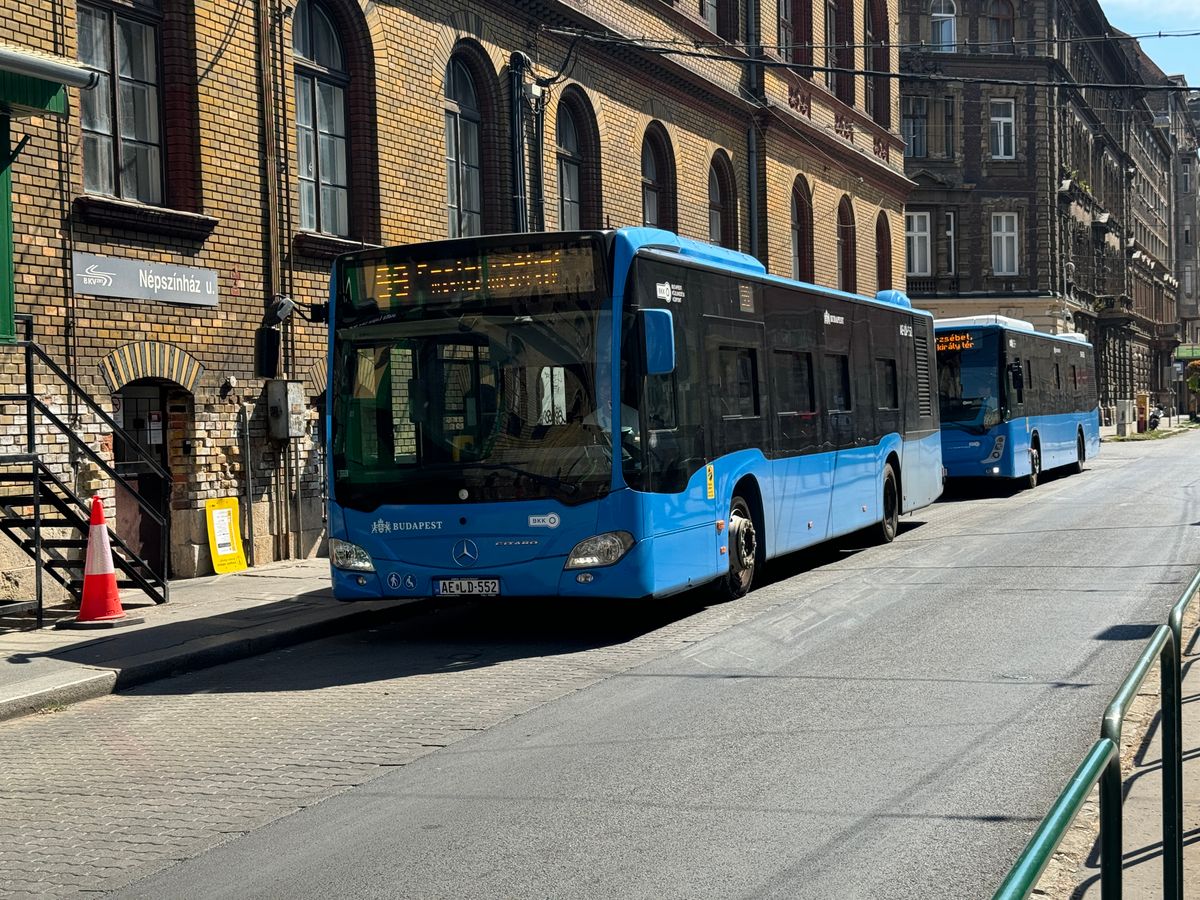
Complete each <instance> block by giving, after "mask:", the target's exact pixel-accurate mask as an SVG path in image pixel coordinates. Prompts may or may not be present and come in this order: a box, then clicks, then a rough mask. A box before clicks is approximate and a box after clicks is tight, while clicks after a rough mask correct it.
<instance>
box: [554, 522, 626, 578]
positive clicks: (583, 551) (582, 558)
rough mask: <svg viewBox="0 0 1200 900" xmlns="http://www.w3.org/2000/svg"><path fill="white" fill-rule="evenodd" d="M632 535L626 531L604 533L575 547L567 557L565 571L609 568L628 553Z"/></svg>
mask: <svg viewBox="0 0 1200 900" xmlns="http://www.w3.org/2000/svg"><path fill="white" fill-rule="evenodd" d="M632 546H633V535H632V534H630V533H629V532H628V531H606V532H605V533H604V534H597V535H596V536H594V537H590V538H587V539H585V540H582V541H580V542H579V543H578V544H576V545H575V549H573V550H572V551H571V552H570V554H569V555H568V556H567V564H566V566H564V568H566V569H595V568H599V567H601V566H611V565H612V564H613V563H615V562H618V561H619V560H620V559H621V557H622V556H624V555H625V554H626V553H628V552H629V548H630V547H632Z"/></svg>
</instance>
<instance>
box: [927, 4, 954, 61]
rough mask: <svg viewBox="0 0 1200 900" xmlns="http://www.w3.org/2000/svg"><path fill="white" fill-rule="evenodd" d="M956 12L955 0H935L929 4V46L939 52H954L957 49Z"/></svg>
mask: <svg viewBox="0 0 1200 900" xmlns="http://www.w3.org/2000/svg"><path fill="white" fill-rule="evenodd" d="M955 12H957V10H956V8H955V6H954V0H933V2H932V3H931V4H930V5H929V46H930V48H931V49H933V50H934V51H935V52H937V53H953V52H954V51H955V49H956V44H957V43H958V38H957V36H956V34H955V30H954V14H955Z"/></svg>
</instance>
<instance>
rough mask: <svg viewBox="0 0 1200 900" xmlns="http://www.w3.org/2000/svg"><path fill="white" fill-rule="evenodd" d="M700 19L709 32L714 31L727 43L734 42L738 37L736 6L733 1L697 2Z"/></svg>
mask: <svg viewBox="0 0 1200 900" xmlns="http://www.w3.org/2000/svg"><path fill="white" fill-rule="evenodd" d="M699 3H700V18H701V19H703V20H704V24H705V25H707V26H708V28H709V30H710V31H715V32H716V33H717V34H718V35H720V36H721V37H723V38H724V39H725V40H727V41H736V40H737V36H738V20H737V15H738V4H737V3H735V2H734V0H699Z"/></svg>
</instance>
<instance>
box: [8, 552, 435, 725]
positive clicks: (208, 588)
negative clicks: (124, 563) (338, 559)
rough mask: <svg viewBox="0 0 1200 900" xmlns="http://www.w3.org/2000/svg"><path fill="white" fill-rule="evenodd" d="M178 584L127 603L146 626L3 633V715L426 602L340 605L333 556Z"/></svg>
mask: <svg viewBox="0 0 1200 900" xmlns="http://www.w3.org/2000/svg"><path fill="white" fill-rule="evenodd" d="M170 589H171V600H170V602H169V603H165V604H162V605H160V606H154V605H150V606H141V605H138V606H130V605H126V606H125V611H126V613H128V614H130V615H131V616H136V617H138V618H143V619H145V622H144V623H142V624H138V625H129V626H123V627H120V628H114V629H105V630H100V631H75V630H64V629H55V628H53V627H46V628H42V629H37V630H29V631H12V632H6V633H5V632H0V720H3V719H10V718H13V717H15V716H21V715H26V714H28V713H31V712H36V711H37V710H41V709H47V708H55V707H60V706H63V705H65V704H68V703H74V702H77V701H79V700H87V699H90V698H93V697H100V696H103V695H105V694H111V693H112V692H113V691H115V690H118V689H123V688H127V687H131V686H132V685H135V684H140V683H142V682H146V681H152V680H154V679H157V678H164V677H167V676H169V675H173V674H176V673H178V672H183V671H188V670H192V669H201V668H204V667H206V666H214V665H219V664H220V663H223V662H229V661H231V660H234V659H241V658H243V657H247V656H253V655H256V654H259V653H264V652H266V651H268V650H272V649H274V648H276V647H283V646H287V645H289V644H297V643H300V642H302V641H309V640H314V639H316V638H321V637H325V636H326V635H330V634H337V633H340V632H344V631H350V630H353V629H356V628H362V627H366V626H369V625H371V624H373V623H376V622H383V621H388V620H390V619H394V618H398V617H400V616H402V615H404V614H406V612H411V611H415V610H416V609H417V608H420V607H421V606H422V605H423V603H424V601H421V600H411V599H404V600H380V601H370V602H358V603H341V602H338V601H337V600H335V599H334V598H333V591H332V589H331V587H330V581H329V561H328V560H325V559H309V560H297V561H290V562H282V563H270V564H267V565H262V566H257V567H255V568H253V569H248V570H246V571H245V572H238V573H235V574H230V575H211V576H208V577H207V578H192V579H188V580H186V581H175V582H172V583H171V586H170ZM137 596H138V597H141V595H140V594H139V595H137ZM122 600H125V598H124V597H122Z"/></svg>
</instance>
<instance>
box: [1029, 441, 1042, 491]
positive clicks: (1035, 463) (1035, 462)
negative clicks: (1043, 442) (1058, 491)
mask: <svg viewBox="0 0 1200 900" xmlns="http://www.w3.org/2000/svg"><path fill="white" fill-rule="evenodd" d="M1041 471H1042V451H1041V448H1040V447H1038V445H1037V444H1033V445H1031V446H1030V448H1029V475H1027V476H1026V478H1025V486H1026V487H1027V488H1029V489H1030V490H1033V489H1034V488H1035V487H1037V483H1038V475H1039V474H1041Z"/></svg>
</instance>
